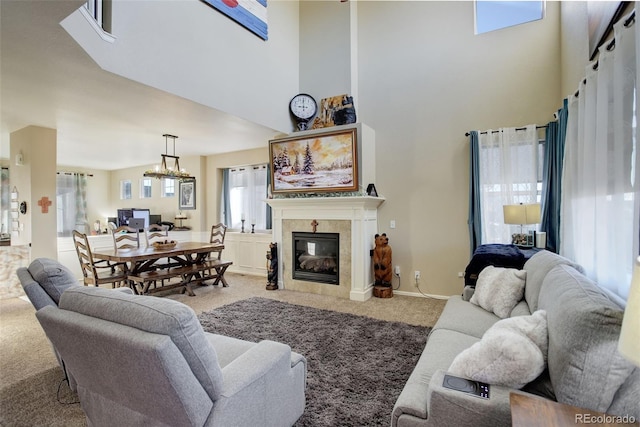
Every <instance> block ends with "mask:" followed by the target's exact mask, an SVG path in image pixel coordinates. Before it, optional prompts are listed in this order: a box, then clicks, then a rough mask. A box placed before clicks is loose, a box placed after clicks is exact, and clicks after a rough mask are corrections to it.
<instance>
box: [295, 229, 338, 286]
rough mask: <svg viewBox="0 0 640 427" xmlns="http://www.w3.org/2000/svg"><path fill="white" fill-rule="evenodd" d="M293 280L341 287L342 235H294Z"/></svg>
mask: <svg viewBox="0 0 640 427" xmlns="http://www.w3.org/2000/svg"><path fill="white" fill-rule="evenodd" d="M291 240H292V243H293V250H292V251H291V254H292V256H293V260H292V262H291V264H292V265H293V266H294V268H293V279H297V280H307V281H310V282H320V283H326V284H330V285H340V280H339V278H340V274H339V269H340V234H339V233H303V232H295V231H294V232H293V233H292V239H291Z"/></svg>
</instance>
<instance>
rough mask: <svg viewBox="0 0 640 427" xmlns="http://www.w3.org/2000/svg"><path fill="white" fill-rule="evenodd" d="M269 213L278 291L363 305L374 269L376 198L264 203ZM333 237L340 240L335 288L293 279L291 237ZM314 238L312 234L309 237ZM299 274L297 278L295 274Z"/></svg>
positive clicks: (293, 250)
mask: <svg viewBox="0 0 640 427" xmlns="http://www.w3.org/2000/svg"><path fill="white" fill-rule="evenodd" d="M267 202H268V203H269V205H270V206H271V208H272V210H273V211H272V212H273V239H274V241H275V242H282V244H281V245H278V250H280V251H282V252H281V253H280V255H281V256H279V257H278V270H279V272H280V274H279V277H278V286H279V287H280V288H281V289H287V290H291V291H298V292H310V293H314V294H319V295H327V296H333V297H338V298H349V299H352V300H356V301H366V300H367V299H369V298H370V297H371V294H372V291H373V268H372V266H371V256H370V255H369V252H370V251H371V249H372V248H373V247H374V242H373V236H374V235H375V234H376V233H377V232H378V223H377V209H378V206H379V205H380V204H381V203H382V202H384V199H383V198H380V197H367V196H364V197H362V196H354V197H300V198H282V199H268V201H267ZM314 228H315V231H316V233H314V234H315V236H318V235H321V234H323V233H336V234H338V235H339V236H340V237H339V242H338V243H337V244H338V246H339V250H338V251H337V252H336V256H338V257H339V262H338V263H337V264H338V265H339V270H338V272H337V276H338V279H337V283H336V285H337V286H331V285H327V284H324V283H319V282H315V281H311V280H308V279H298V278H294V277H293V275H294V270H295V266H296V265H295V264H296V263H295V255H294V254H295V245H294V243H293V233H294V232H307V233H310V234H311V233H312V231H313V230H314ZM314 234H311V235H312V236H313V235H314ZM296 275H297V273H296Z"/></svg>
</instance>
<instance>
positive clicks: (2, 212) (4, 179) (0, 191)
mask: <svg viewBox="0 0 640 427" xmlns="http://www.w3.org/2000/svg"><path fill="white" fill-rule="evenodd" d="M0 197H1V198H2V201H1V202H0V220H1V223H2V227H1V228H0V233H2V234H8V233H9V229H10V227H9V206H10V202H11V196H10V190H9V168H2V175H1V181H0Z"/></svg>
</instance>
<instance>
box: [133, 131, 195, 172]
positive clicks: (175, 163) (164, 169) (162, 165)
mask: <svg viewBox="0 0 640 427" xmlns="http://www.w3.org/2000/svg"><path fill="white" fill-rule="evenodd" d="M162 136H164V154H161V156H162V161H161V162H160V166H158V165H156V167H155V169H152V170H148V171H146V172H145V173H144V176H148V177H150V178H157V179H162V178H171V179H177V180H180V181H182V180H184V179H189V178H193V177H192V176H191V175H189V174H188V173H187V171H185V170H184V169H181V168H180V157H178V156H176V139H177V138H178V137H177V136H175V135H169V134H168V133H165V134H164V135H162ZM169 138H171V139H172V142H173V155H171V154H169ZM167 158H169V159H173V167H167Z"/></svg>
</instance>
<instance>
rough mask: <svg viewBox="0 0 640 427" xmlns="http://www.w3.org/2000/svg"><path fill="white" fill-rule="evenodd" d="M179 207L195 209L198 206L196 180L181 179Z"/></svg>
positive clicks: (181, 208)
mask: <svg viewBox="0 0 640 427" xmlns="http://www.w3.org/2000/svg"><path fill="white" fill-rule="evenodd" d="M178 208H179V209H180V210H185V211H186V210H193V209H195V208H196V180H195V179H185V180H184V181H180V189H179V193H178Z"/></svg>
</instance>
